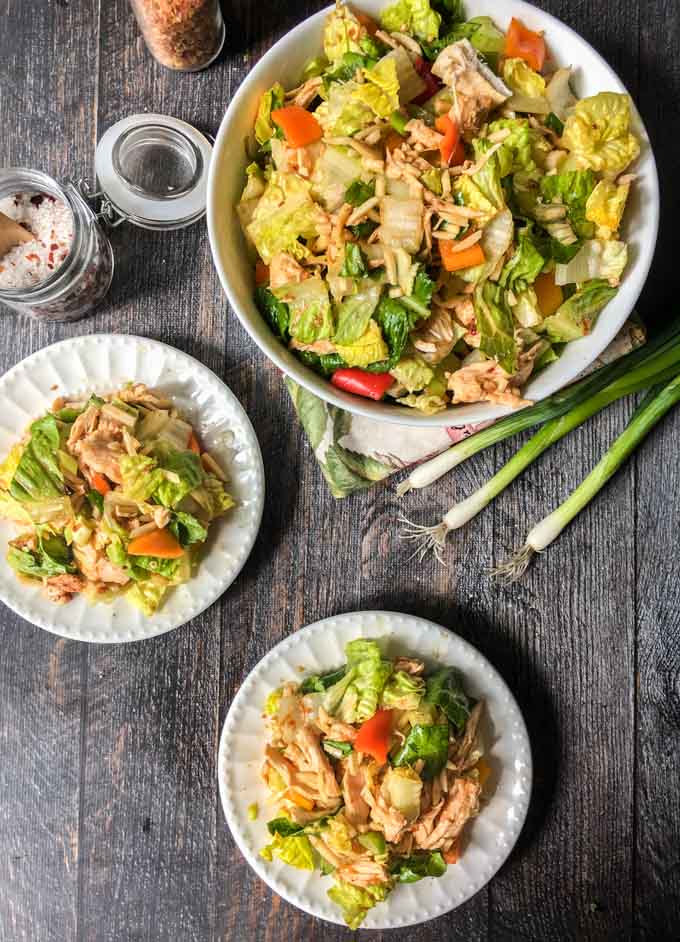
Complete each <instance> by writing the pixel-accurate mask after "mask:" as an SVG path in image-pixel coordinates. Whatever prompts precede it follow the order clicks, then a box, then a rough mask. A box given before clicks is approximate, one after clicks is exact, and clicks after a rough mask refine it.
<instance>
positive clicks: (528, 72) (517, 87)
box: [503, 59, 545, 98]
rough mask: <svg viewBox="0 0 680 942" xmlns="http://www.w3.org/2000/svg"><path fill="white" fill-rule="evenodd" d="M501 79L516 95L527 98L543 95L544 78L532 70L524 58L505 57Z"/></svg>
mask: <svg viewBox="0 0 680 942" xmlns="http://www.w3.org/2000/svg"><path fill="white" fill-rule="evenodd" d="M503 81H504V82H505V84H506V85H507V86H508V87H509V88H511V89H512V90H513V92H515V93H516V94H518V95H526V96H527V97H528V98H543V97H545V79H544V78H543V76H542V75H539V73H538V72H534V70H533V69H532V68H531V66H529V65H527V63H526V62H525V61H524V59H506V60H505V61H504V63H503Z"/></svg>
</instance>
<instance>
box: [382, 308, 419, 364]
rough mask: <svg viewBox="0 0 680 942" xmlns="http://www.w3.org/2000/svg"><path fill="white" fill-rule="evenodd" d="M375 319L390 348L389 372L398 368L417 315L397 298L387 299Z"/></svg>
mask: <svg viewBox="0 0 680 942" xmlns="http://www.w3.org/2000/svg"><path fill="white" fill-rule="evenodd" d="M375 319H376V321H377V322H378V324H379V325H380V327H381V329H382V333H383V337H384V338H385V340H386V341H387V345H388V348H389V350H388V354H389V361H388V362H387V363H386V364H385V371H387V370H388V369H391V367H393V366H396V364H397V363H398V362H399V360H400V359H401V356H402V354H403V352H404V348H405V346H406V342H407V340H408V336H409V334H410V332H411V330H412V328H413V325H414V324H415V322H416V320H417V315H416V314H415V313H414V312H413V311H411V310H409V309H408V308H406V307H404V305H403V304H401V303H400V302H399V301H397V300H396V298H388V297H385V298H383V299H382V300H381V302H380V304H379V305H378V307H377V310H376V312H375Z"/></svg>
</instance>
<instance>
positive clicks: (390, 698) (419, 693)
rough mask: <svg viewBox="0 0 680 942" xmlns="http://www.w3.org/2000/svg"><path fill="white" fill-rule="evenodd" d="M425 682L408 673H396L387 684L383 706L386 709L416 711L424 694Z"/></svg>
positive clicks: (383, 696)
mask: <svg viewBox="0 0 680 942" xmlns="http://www.w3.org/2000/svg"><path fill="white" fill-rule="evenodd" d="M424 693H425V681H424V680H423V679H422V678H421V677H414V676H413V675H412V674H408V673H407V672H406V671H395V672H394V674H392V676H391V677H390V678H389V680H388V681H387V683H386V684H385V689H384V690H383V694H382V705H383V706H384V707H385V708H386V709H397V710H416V709H418V704H419V703H420V701H421V699H422V697H423V694H424Z"/></svg>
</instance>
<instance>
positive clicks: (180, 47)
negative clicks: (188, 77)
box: [130, 0, 225, 72]
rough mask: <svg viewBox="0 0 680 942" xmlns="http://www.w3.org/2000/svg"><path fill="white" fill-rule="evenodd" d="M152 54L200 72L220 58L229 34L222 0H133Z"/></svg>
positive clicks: (182, 69)
mask: <svg viewBox="0 0 680 942" xmlns="http://www.w3.org/2000/svg"><path fill="white" fill-rule="evenodd" d="M130 5H131V6H132V9H133V11H134V13H135V16H136V18H137V23H138V24H139V28H140V30H141V31H142V35H143V36H144V39H145V40H146V44H147V46H148V47H149V50H150V52H151V54H152V55H153V56H154V58H155V59H156V60H157V61H158V62H159V63H160V64H161V65H164V66H165V67H166V68H168V69H175V70H176V71H179V72H198V71H199V70H200V69H205V68H206V66H209V65H210V63H211V62H212V61H213V60H214V59H216V58H217V56H218V55H219V53H220V50H221V49H222V45H223V43H224V36H225V27H224V19H223V17H222V11H221V9H220V4H219V0H130Z"/></svg>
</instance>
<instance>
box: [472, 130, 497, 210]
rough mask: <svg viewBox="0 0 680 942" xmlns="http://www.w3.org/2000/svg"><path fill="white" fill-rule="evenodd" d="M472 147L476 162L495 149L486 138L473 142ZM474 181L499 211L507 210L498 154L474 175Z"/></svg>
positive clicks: (492, 156)
mask: <svg viewBox="0 0 680 942" xmlns="http://www.w3.org/2000/svg"><path fill="white" fill-rule="evenodd" d="M472 146H473V149H474V152H475V160H479V159H480V158H481V157H483V156H484V154H485V153H486V152H487V151H488V150H489V149H490V148H491V147H493V144H491V142H490V141H489V140H488V139H487V138H485V137H477V138H475V139H474V141H473V142H472ZM472 179H473V181H474V182H475V183H476V184H477V186H478V187H479V189H480V190H481V191H482V194H483V195H484V196H485V197H486V198H487V200H488V201H489V202H490V203H491V204H492V205H493V206H494V207H495V208H496V209H497V210H500V209H505V196H504V194H503V187H502V185H501V164H500V161H499V159H498V152H496V153H494V154H492V155H491V157H490V158H489V159H488V160H487V161H486V163H485V164H484V166H483V167H482V169H481V170H478V171H477V173H475V174H473V175H472Z"/></svg>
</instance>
